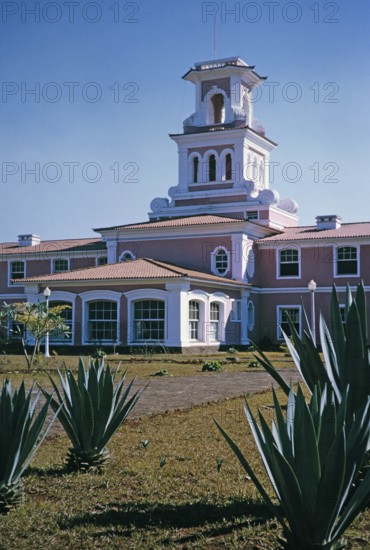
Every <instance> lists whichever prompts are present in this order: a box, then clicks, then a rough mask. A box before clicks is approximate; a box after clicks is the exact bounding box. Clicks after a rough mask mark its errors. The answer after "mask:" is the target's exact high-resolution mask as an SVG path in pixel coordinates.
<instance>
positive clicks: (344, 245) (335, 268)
mask: <svg viewBox="0 0 370 550" xmlns="http://www.w3.org/2000/svg"><path fill="white" fill-rule="evenodd" d="M341 248H354V249H355V250H356V262H357V271H356V273H351V274H349V273H344V274H343V275H340V274H338V250H339V249H341ZM360 250H361V247H360V245H359V244H354V243H340V244H337V245H335V246H334V247H333V258H334V262H333V276H334V277H335V278H338V279H340V278H343V277H346V278H347V279H348V277H360ZM348 261H350V260H348Z"/></svg>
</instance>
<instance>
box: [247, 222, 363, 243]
mask: <svg viewBox="0 0 370 550" xmlns="http://www.w3.org/2000/svg"><path fill="white" fill-rule="evenodd" d="M360 237H370V222H358V223H344V224H342V226H341V227H340V228H338V229H320V230H319V229H316V226H312V225H311V226H305V227H287V228H286V229H284V230H283V231H282V232H281V233H279V234H278V235H272V236H271V237H264V238H263V239H259V240H258V241H257V242H258V243H265V242H281V241H306V240H310V239H311V240H318V239H350V238H360Z"/></svg>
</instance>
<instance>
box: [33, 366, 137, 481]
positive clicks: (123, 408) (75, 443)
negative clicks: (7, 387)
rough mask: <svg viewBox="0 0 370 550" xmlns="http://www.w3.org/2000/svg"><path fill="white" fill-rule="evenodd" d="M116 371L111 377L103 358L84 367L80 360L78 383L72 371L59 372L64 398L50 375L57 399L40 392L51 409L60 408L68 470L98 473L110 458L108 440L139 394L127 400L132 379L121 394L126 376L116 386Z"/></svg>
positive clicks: (124, 418) (56, 409)
mask: <svg viewBox="0 0 370 550" xmlns="http://www.w3.org/2000/svg"><path fill="white" fill-rule="evenodd" d="M117 371H118V369H117ZM117 371H116V372H115V373H114V374H112V372H111V369H110V367H109V365H108V366H107V367H105V365H104V359H101V360H99V359H95V360H92V359H91V358H89V363H88V366H87V368H85V365H84V364H83V361H82V359H80V361H79V365H78V377H77V381H76V380H75V378H74V375H73V373H72V371H71V370H69V369H65V371H64V375H63V374H62V373H61V372H60V371H59V370H58V375H59V379H60V383H61V386H62V391H63V395H62V393H61V392H60V391H59V389H58V387H57V385H56V383H55V382H54V380H53V379H52V378H51V377H50V376H49V378H50V381H51V383H52V385H53V388H54V391H55V394H56V398H55V399H54V398H53V397H52V396H51V395H50V394H49V393H48V392H47V391H46V390H42V391H43V393H44V395H45V396H46V397H47V398H48V399H49V400H50V405H51V407H52V408H53V410H54V411H58V410H59V409H60V412H59V414H58V418H59V421H60V423H61V424H62V426H63V428H64V430H65V432H66V434H67V436H68V437H69V439H70V441H71V443H72V448H71V449H70V450H69V453H68V462H67V467H68V468H69V469H70V470H80V471H85V472H88V471H100V470H101V468H102V466H103V465H104V463H105V462H106V460H107V459H108V458H109V452H108V449H107V444H108V442H109V440H110V439H111V437H112V436H113V435H114V433H115V432H116V431H117V430H118V428H119V427H120V426H121V425H122V423H123V422H124V421H125V420H126V418H127V416H128V415H129V413H130V412H131V410H132V409H133V407H134V406H135V405H136V403H137V401H138V399H139V397H140V395H141V394H139V391H136V392H135V393H134V394H133V395H132V396H131V397H130V398H128V396H129V393H130V390H131V388H132V385H133V382H134V380H132V381H131V382H130V384H128V386H127V388H126V389H125V391H123V384H124V381H125V376H126V373H124V374H123V376H121V378H120V379H119V380H118V383H117V384H116V385H115V376H116V374H117ZM141 393H142V392H141Z"/></svg>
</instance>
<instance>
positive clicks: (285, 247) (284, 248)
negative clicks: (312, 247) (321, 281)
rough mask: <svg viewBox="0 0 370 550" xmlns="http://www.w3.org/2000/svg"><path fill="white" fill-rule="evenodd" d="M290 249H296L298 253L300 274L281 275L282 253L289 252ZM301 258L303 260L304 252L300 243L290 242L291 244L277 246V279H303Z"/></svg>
mask: <svg viewBox="0 0 370 550" xmlns="http://www.w3.org/2000/svg"><path fill="white" fill-rule="evenodd" d="M288 251H295V252H297V253H298V275H280V254H281V252H288ZM301 260H302V252H301V249H300V247H299V245H293V244H290V245H283V246H278V247H277V248H276V253H275V262H276V279H277V280H284V281H285V280H287V279H301V277H302V267H301ZM290 263H291V264H295V263H296V262H290Z"/></svg>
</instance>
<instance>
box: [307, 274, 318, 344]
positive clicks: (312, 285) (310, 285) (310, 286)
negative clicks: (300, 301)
mask: <svg viewBox="0 0 370 550" xmlns="http://www.w3.org/2000/svg"><path fill="white" fill-rule="evenodd" d="M307 286H308V290H309V291H310V293H311V332H312V338H313V341H314V344H315V346H316V322H315V321H316V319H315V317H316V316H315V290H316V287H317V284H316V283H315V281H314V280H313V279H311V281H310V282H309V283H308V285H307Z"/></svg>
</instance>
